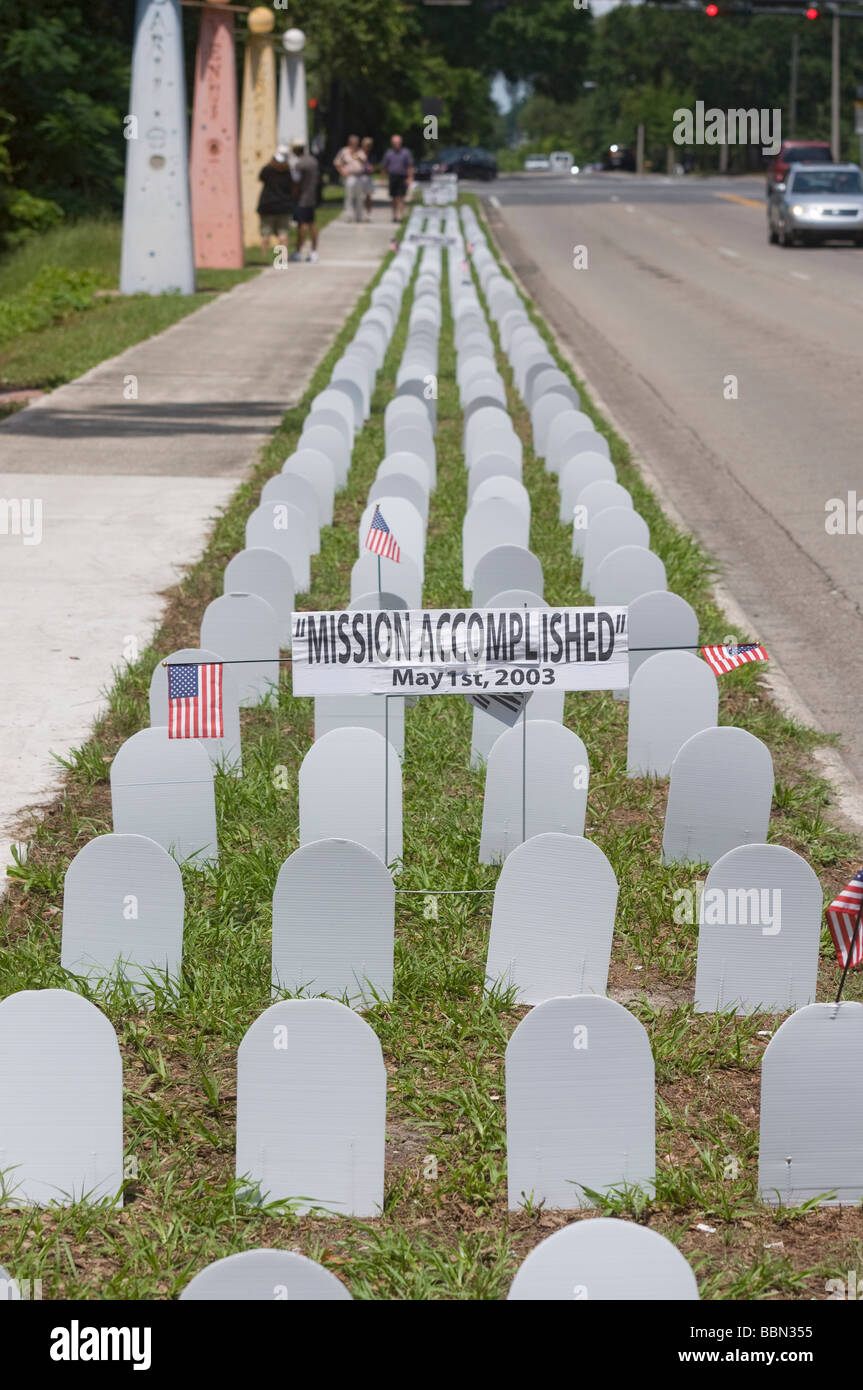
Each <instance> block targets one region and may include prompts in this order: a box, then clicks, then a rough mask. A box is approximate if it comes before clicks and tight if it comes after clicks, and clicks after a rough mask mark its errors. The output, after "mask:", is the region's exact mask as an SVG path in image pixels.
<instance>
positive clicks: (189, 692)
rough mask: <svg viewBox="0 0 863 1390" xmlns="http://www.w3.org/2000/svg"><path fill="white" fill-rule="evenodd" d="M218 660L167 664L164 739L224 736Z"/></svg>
mask: <svg viewBox="0 0 863 1390" xmlns="http://www.w3.org/2000/svg"><path fill="white" fill-rule="evenodd" d="M222 670H223V668H222V663H221V662H218V663H217V662H215V661H212V662H208V663H207V664H206V665H203V666H194V665H186V664H185V663H182V662H179V663H176V664H171V665H170V666H169V667H168V738H224V737H225V721H224V716H223V711H222Z"/></svg>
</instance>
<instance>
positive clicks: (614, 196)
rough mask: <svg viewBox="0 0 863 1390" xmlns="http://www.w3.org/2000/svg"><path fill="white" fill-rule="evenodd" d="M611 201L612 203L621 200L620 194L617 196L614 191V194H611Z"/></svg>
mask: <svg viewBox="0 0 863 1390" xmlns="http://www.w3.org/2000/svg"><path fill="white" fill-rule="evenodd" d="M610 201H611V202H612V203H619V202H620V199H619V198H618V196H617V194H616V193H612V195H611V200H610Z"/></svg>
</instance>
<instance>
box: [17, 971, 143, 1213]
mask: <svg viewBox="0 0 863 1390" xmlns="http://www.w3.org/2000/svg"><path fill="white" fill-rule="evenodd" d="M0 1170H5V1172H6V1178H7V1180H8V1183H9V1190H8V1192H7V1203H8V1205H10V1206H20V1205H26V1206H43V1205H44V1206H47V1205H49V1204H50V1203H59V1204H60V1205H61V1206H69V1205H71V1204H72V1203H73V1202H80V1201H88V1202H99V1201H102V1200H114V1199H116V1204H117V1205H118V1206H121V1205H122V1196H121V1195H119V1194H120V1189H121V1187H122V1183H123V1067H122V1062H121V1060H120V1048H119V1045H118V1043H117V1035H116V1033H115V1032H114V1029H113V1028H112V1026H111V1024H110V1022H109V1021H108V1019H107V1018H106V1017H105V1015H104V1014H103V1013H102V1012H101V1010H100V1009H97V1008H96V1005H95V1004H91V1003H90V1002H89V1000H87V999H84V998H83V997H82V996H81V995H80V994H73V993H72V992H71V991H70V990H65V989H40V990H29V989H28V990H22V991H21V992H20V993H18V994H10V995H8V996H7V997H6V998H5V999H3V1000H2V1001H0Z"/></svg>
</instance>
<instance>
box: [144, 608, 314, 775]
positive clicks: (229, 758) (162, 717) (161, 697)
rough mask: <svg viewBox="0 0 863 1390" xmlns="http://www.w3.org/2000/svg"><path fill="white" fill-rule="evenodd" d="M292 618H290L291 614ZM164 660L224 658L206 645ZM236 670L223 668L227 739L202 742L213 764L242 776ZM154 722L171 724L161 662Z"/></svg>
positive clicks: (153, 694)
mask: <svg viewBox="0 0 863 1390" xmlns="http://www.w3.org/2000/svg"><path fill="white" fill-rule="evenodd" d="M288 619H289V621H290V614H289V615H288ZM164 660H165V661H170V662H176V663H177V664H178V665H181V666H182V665H191V666H198V665H205V664H207V663H209V662H213V661H221V660H222V658H221V656H219V655H217V653H216V652H212V651H206V650H205V649H204V648H203V647H183V648H181V650H180V651H178V652H171V654H170V656H166V657H165V658H164ZM235 670H236V667H235V666H225V667H223V669H222V727H223V729H224V731H225V736H224V738H201V739H198V742H199V743H200V745H201V747H202V748H205V749H206V750H207V755H208V757H209V759H210V762H211V763H212V764H213V767H224V768H225V770H226V771H227V770H231V771H233V772H234V773H236V775H237V776H239V775H240V774H241V773H242V770H243V757H242V748H241V744H240V699H239V694H238V692H237V682H236V680H235V679H234V671H235ZM150 723H151V724H152V725H154V726H160V725H164V726H165V727H166V728H167V725H168V668H167V666H164V665H163V664H162V662H161V661H158V662H157V663H156V665H155V666H154V667H153V674H152V676H151V677H150Z"/></svg>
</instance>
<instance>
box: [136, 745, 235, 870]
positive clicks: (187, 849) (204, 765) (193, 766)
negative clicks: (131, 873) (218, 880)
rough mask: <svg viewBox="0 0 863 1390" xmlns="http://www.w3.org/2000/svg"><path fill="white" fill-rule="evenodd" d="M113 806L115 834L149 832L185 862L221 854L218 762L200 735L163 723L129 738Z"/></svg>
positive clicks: (214, 859)
mask: <svg viewBox="0 0 863 1390" xmlns="http://www.w3.org/2000/svg"><path fill="white" fill-rule="evenodd" d="M111 809H112V814H113V823H114V833H115V834H117V835H145V836H147V837H148V838H149V839H151V840H155V841H156V843H157V844H160V845H161V846H162V848H163V849H166V850H167V851H168V853H169V854H171V855H173V856H174V858H176V859H177V860H178V861H179V863H181V864H182V863H185V862H186V861H187V860H188V861H190V862H192V863H194V864H202V863H205V862H208V861H210V862H215V861H216V860H217V859H218V857H219V851H218V840H217V835H216V798H215V793H214V790H213V765H212V763H211V762H210V758H209V755H208V753H207V751H206V749H205V748H204V746H203V744H202V743H201V742H200V740H199V739H196V738H169V737H168V730H167V729H166V728H161V727H156V728H153V729H141V730H140V731H139V732H138V733H137V734H133V735H132V737H131V738H127V739H126V742H125V743H123V744H122V745H121V746H120V748H118V750H117V753H116V756H115V758H114V761H113V762H112V764H111Z"/></svg>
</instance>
